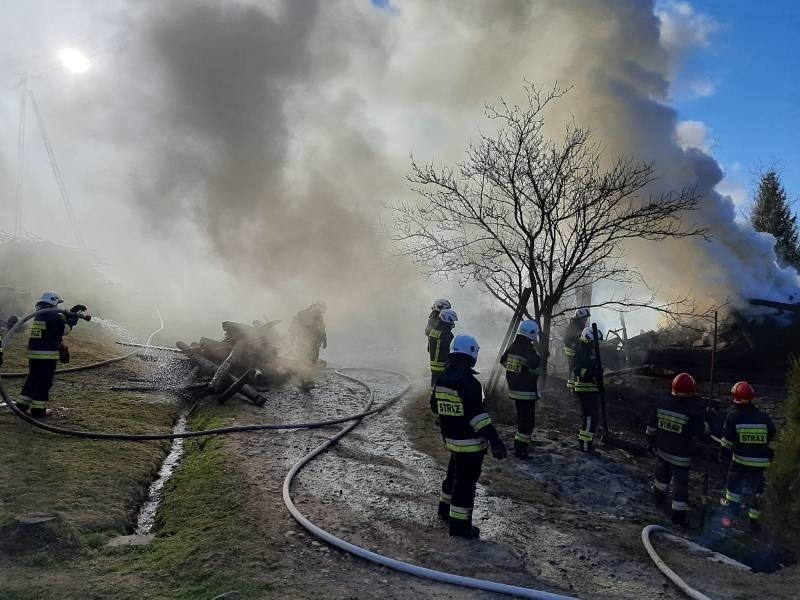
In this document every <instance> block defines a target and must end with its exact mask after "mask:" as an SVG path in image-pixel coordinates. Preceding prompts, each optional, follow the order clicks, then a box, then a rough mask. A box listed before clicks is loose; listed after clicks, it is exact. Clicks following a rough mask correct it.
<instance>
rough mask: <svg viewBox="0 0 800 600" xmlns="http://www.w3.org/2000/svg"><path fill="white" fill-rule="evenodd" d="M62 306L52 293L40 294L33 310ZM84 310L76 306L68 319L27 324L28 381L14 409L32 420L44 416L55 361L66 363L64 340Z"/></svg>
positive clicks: (51, 316)
mask: <svg viewBox="0 0 800 600" xmlns="http://www.w3.org/2000/svg"><path fill="white" fill-rule="evenodd" d="M62 302H64V301H63V300H62V299H61V296H59V295H58V294H57V293H56V292H44V293H43V294H42V296H41V297H40V298H39V301H38V302H37V303H36V310H42V309H45V308H56V307H57V306H58V305H59V304H61V303H62ZM82 310H86V307H85V306H82V305H77V306H75V307H73V308H72V310H71V311H70V313H69V314H68V315H65V314H63V313H58V312H49V313H46V314H43V315H39V316H38V317H35V318H34V320H33V321H32V322H31V333H30V338H29V339H28V352H27V356H28V377H27V379H26V380H25V385H24V386H23V387H22V393H21V394H20V399H19V401H18V402H17V406H18V407H19V408H20V410H22V411H24V412H28V411H29V410H30V414H31V416H32V417H36V418H40V419H41V418H44V417H46V416H47V402H48V400H49V399H50V388H51V387H53V379H54V378H55V373H56V366H57V365H58V362H59V360H60V361H61V362H63V363H67V362H69V350H68V349H67V347H66V346H65V345H64V341H63V340H64V336H65V335H67V334H68V333H69V332H70V330H71V329H72V328H73V327H75V325H77V324H78V318H79V317H78V315H77V314H76V313H78V312H79V311H82Z"/></svg>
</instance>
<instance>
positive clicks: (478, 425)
mask: <svg viewBox="0 0 800 600" xmlns="http://www.w3.org/2000/svg"><path fill="white" fill-rule="evenodd" d="M491 424H492V417H490V416H489V413H485V412H484V413H481V414H479V415H477V416H475V417H473V418H472V419H471V420H470V422H469V426H470V427H472V429H473V431H474V432H475V433H478V432H479V431H480V430H481V429H483V428H484V427H486V426H487V425H491Z"/></svg>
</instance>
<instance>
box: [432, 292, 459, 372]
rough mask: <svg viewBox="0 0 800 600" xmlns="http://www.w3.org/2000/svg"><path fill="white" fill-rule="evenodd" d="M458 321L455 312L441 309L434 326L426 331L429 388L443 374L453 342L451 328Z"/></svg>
mask: <svg viewBox="0 0 800 600" xmlns="http://www.w3.org/2000/svg"><path fill="white" fill-rule="evenodd" d="M456 321H458V315H457V314H456V311H454V310H453V309H451V308H445V309H442V310H441V311H440V312H439V319H438V320H437V321H436V326H435V327H432V328H431V329H430V330H429V331H428V355H429V357H430V366H431V387H433V386H434V384H435V383H436V378H437V377H439V375H441V374H442V373H443V372H444V367H445V364H447V355H448V354H449V353H450V344H451V343H452V341H453V327H455V324H456Z"/></svg>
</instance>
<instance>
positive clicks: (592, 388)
mask: <svg viewBox="0 0 800 600" xmlns="http://www.w3.org/2000/svg"><path fill="white" fill-rule="evenodd" d="M574 389H575V391H576V392H579V393H580V392H599V391H600V389H599V388H598V387H597V384H596V383H587V382H583V381H576V382H575V383H574Z"/></svg>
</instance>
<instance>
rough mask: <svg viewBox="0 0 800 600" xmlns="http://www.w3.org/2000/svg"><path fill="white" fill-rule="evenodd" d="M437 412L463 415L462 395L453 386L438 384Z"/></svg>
mask: <svg viewBox="0 0 800 600" xmlns="http://www.w3.org/2000/svg"><path fill="white" fill-rule="evenodd" d="M434 397H435V398H436V412H437V414H439V415H443V416H446V417H463V416H464V403H463V402H462V401H461V396H459V395H458V392H457V391H456V390H454V389H452V388H448V387H442V386H436V392H435V394H434Z"/></svg>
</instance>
